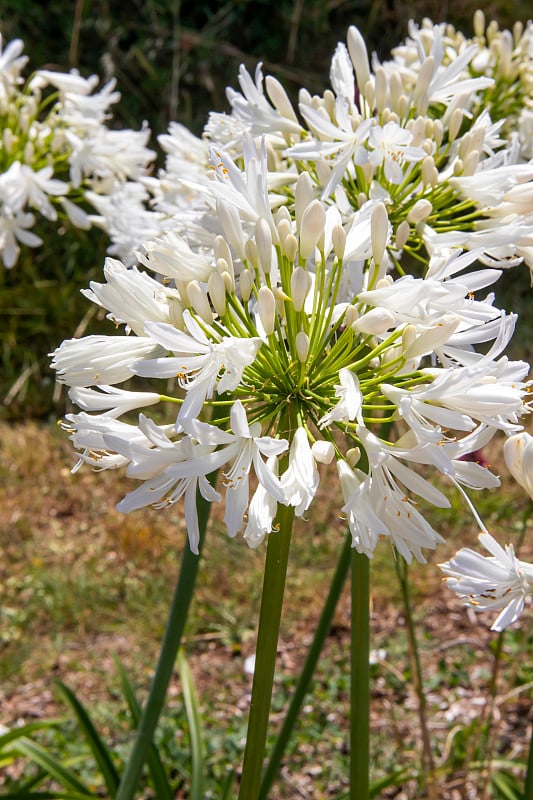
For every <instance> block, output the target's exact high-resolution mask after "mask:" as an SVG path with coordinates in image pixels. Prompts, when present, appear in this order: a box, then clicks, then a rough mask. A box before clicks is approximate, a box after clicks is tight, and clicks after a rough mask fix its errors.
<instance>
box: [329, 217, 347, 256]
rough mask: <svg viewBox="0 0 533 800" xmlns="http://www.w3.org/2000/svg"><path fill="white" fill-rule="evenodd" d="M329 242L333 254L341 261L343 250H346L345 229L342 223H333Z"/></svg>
mask: <svg viewBox="0 0 533 800" xmlns="http://www.w3.org/2000/svg"><path fill="white" fill-rule="evenodd" d="M331 243H332V245H333V249H334V250H335V255H336V256H337V258H338V259H339V261H342V259H343V258H344V251H345V250H346V231H345V230H344V228H343V227H342V225H335V226H334V228H333V229H332V231H331Z"/></svg>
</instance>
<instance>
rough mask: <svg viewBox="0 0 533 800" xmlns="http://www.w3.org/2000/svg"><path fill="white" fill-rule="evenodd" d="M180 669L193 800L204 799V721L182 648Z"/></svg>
mask: <svg viewBox="0 0 533 800" xmlns="http://www.w3.org/2000/svg"><path fill="white" fill-rule="evenodd" d="M178 670H179V673H180V678H181V686H182V690H183V700H184V703H185V713H186V714H187V721H188V723H189V735H190V740H191V758H192V775H191V800H203V797H204V786H203V783H204V761H205V758H204V752H205V749H204V740H203V733H202V722H201V718H200V711H199V709H198V703H197V701H196V692H195V688H194V682H193V679H192V673H191V671H190V669H189V665H188V663H187V660H186V659H185V656H184V655H183V651H182V650H180V651H179V653H178Z"/></svg>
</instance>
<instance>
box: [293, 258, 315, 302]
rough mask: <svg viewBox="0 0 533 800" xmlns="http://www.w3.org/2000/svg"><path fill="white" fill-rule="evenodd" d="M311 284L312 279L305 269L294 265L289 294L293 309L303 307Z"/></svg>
mask: <svg viewBox="0 0 533 800" xmlns="http://www.w3.org/2000/svg"><path fill="white" fill-rule="evenodd" d="M311 284H312V279H311V276H310V275H309V273H308V272H307V270H305V269H304V268H303V267H296V269H295V270H294V272H293V273H292V275H291V295H292V302H293V306H294V310H295V311H301V310H302V309H303V307H304V303H305V301H306V298H307V295H308V294H309V290H310V288H311Z"/></svg>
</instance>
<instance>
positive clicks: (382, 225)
mask: <svg viewBox="0 0 533 800" xmlns="http://www.w3.org/2000/svg"><path fill="white" fill-rule="evenodd" d="M370 235H371V238H372V255H373V257H374V262H375V263H376V264H378V265H379V264H381V262H382V261H383V256H384V254H385V248H386V247H387V241H388V238H389V218H388V215H387V209H386V208H385V205H384V204H383V203H378V204H377V205H376V207H375V208H374V210H373V211H372V216H371V218H370Z"/></svg>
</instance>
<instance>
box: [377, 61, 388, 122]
mask: <svg viewBox="0 0 533 800" xmlns="http://www.w3.org/2000/svg"><path fill="white" fill-rule="evenodd" d="M374 93H375V97H376V111H377V112H378V114H381V113H382V112H383V110H384V109H385V108H386V106H387V75H386V72H385V70H384V69H383V67H378V69H377V70H376V86H375V91H374Z"/></svg>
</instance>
